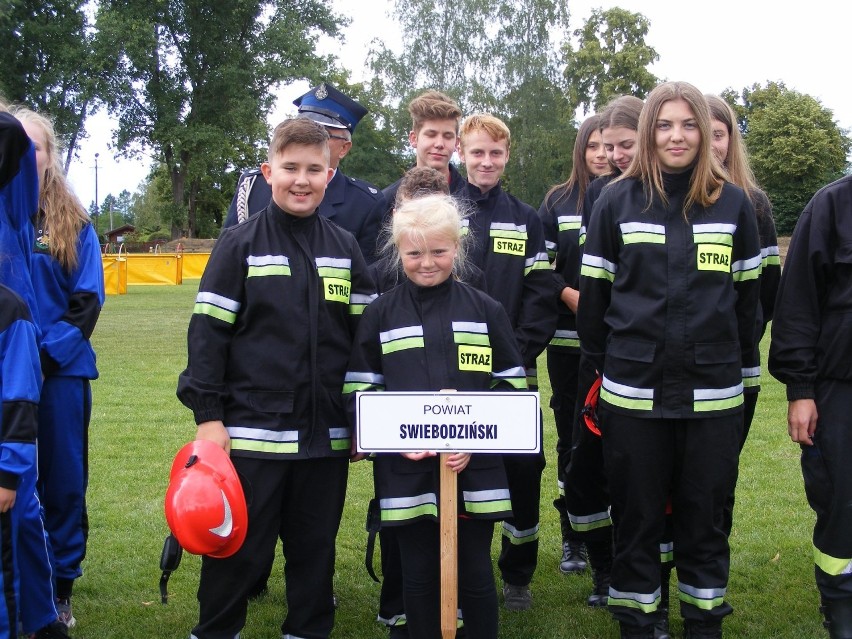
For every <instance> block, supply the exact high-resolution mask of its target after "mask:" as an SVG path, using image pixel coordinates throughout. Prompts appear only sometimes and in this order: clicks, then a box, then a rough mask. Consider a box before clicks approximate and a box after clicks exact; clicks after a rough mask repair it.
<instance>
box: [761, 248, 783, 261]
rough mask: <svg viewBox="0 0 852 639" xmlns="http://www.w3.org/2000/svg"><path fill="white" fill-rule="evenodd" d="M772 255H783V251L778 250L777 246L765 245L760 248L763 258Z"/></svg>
mask: <svg viewBox="0 0 852 639" xmlns="http://www.w3.org/2000/svg"><path fill="white" fill-rule="evenodd" d="M770 255H781V251H779V250H778V247H777V246H765V247H763V248H762V249H760V256H761V257H762V258H767V257H769V256H770Z"/></svg>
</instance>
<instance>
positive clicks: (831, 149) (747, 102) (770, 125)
mask: <svg viewBox="0 0 852 639" xmlns="http://www.w3.org/2000/svg"><path fill="white" fill-rule="evenodd" d="M723 95H724V96H725V97H726V99H728V100H729V101H730V102H732V103H733V106H734V108H735V110H736V111H737V116H738V121H739V123H740V129H741V130H742V131H743V132H744V135H745V142H746V146H747V148H748V151H749V158H750V160H751V166H752V169H753V170H754V174H755V177H756V178H757V181H758V183H759V184H760V186H761V188H763V189H764V190H765V191H766V193H767V195H768V196H769V199H770V201H771V202H772V208H773V213H774V216H775V221H776V225H777V228H778V232H779V233H782V234H789V233H791V232H792V231H793V227H794V226H795V224H796V221H797V220H798V218H799V214H800V213H801V212H802V209H804V207H805V205H806V204H807V203H808V201H809V200H810V198H811V197H812V196H813V194H814V193H815V192H816V191H817V190H819V189H820V188H822V187H823V186H825V185H826V184H828V183H829V182H832V181H834V180H836V179H838V178H840V177H841V176H842V175H843V174H844V173H845V172H846V171H847V169H848V168H849V164H848V161H847V156H848V155H849V151H850V149H852V140H850V139H849V137H848V135H847V132H846V131H844V130H843V129H841V128H840V127H839V126H838V125H837V123H836V122H835V121H834V118H833V114H832V112H831V110H830V109H827V108H825V107H824V106H823V105H822V104H821V103H820V101H819V100H817V99H816V98H813V97H811V96H809V95H806V94H802V93H799V92H798V91H794V90H792V89H788V88H787V87H786V86H785V85H784V84H783V83H780V82H769V83H767V86H766V87H763V86H761V85H760V84H755V85H753V86H752V87H751V88H746V89H743V91H742V93H741V94H740V96H739V98H740V101H739V102H737V101H736V98H737V96H736V94H735V93H734V92H733V91H732V90H731V89H728V90H726V91H725V92H724V94H723Z"/></svg>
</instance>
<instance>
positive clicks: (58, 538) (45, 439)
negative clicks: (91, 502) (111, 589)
mask: <svg viewBox="0 0 852 639" xmlns="http://www.w3.org/2000/svg"><path fill="white" fill-rule="evenodd" d="M91 415H92V391H91V386H90V384H89V380H88V379H82V378H79V377H61V376H51V377H47V378H46V379H45V380H44V386H43V387H42V393H41V401H40V402H39V409H38V493H39V497H40V498H41V502H42V505H43V506H44V527H45V529H46V530H47V534H48V537H49V539H50V547H51V550H52V558H51V564H52V566H53V569H54V572H55V578H56V579H59V580H69V581H73V580H74V579H76V578H77V577H79V576H80V575H82V574H83V571H82V570H81V568H80V564H81V563H82V561H83V558H84V557H85V556H86V542H87V540H88V536H89V518H88V513H87V510H86V489H87V487H88V484H89V452H88V451H89V421H90V419H91Z"/></svg>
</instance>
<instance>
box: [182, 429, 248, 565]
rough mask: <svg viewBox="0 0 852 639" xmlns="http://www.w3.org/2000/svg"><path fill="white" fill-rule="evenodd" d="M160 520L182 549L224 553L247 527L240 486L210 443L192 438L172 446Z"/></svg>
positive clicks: (221, 453) (220, 451)
mask: <svg viewBox="0 0 852 639" xmlns="http://www.w3.org/2000/svg"><path fill="white" fill-rule="evenodd" d="M166 521H168V523H169V528H170V529H171V531H172V534H174V536H175V537H177V540H178V541H179V542H180V545H181V546H183V547H184V549H185V550H186V551H187V552H190V553H193V554H195V555H209V556H210V557H216V558H219V559H221V558H224V557H230V556H231V555H233V554H234V553H235V552H237V551H238V550H239V549H240V546H242V545H243V541H244V540H245V538H246V530H247V529H248V512H247V508H246V498H245V495H244V494H243V487H242V485H241V484H240V480H239V478H238V477H237V471H236V470H235V469H234V465H233V464H232V463H231V459H230V457H228V454H227V453H226V452H225V451H224V449H222V447H221V446H219V445H218V444H215V443H214V442H211V441H208V440H204V439H196V440H195V441H192V442H190V443H188V444H187V445H186V446H184V447H183V448H181V449H180V450H179V451H178V454H177V455H175V460H174V461H173V462H172V471H171V474H170V475H169V488H168V490H167V491H166Z"/></svg>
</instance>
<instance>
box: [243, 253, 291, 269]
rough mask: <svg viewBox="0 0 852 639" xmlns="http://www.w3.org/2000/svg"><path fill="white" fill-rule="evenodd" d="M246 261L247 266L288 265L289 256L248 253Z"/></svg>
mask: <svg viewBox="0 0 852 639" xmlns="http://www.w3.org/2000/svg"><path fill="white" fill-rule="evenodd" d="M246 263H247V264H248V265H249V266H290V258H289V257H287V256H286V255H249V256H248V257H247V258H246Z"/></svg>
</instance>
